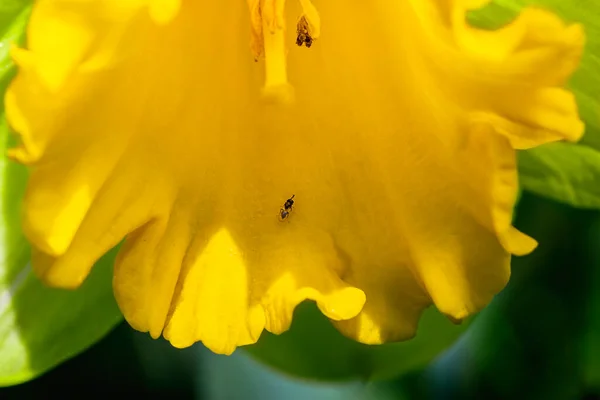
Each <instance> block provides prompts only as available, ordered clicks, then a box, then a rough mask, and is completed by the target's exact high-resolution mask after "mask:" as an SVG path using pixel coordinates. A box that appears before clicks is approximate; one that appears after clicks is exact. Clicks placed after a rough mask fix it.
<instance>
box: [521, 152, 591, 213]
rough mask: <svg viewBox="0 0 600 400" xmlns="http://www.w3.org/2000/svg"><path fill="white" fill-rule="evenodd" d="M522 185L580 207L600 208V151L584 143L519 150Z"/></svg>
mask: <svg viewBox="0 0 600 400" xmlns="http://www.w3.org/2000/svg"><path fill="white" fill-rule="evenodd" d="M519 178H520V183H521V186H522V187H523V188H525V189H527V190H529V191H531V192H533V193H536V194H539V195H540V196H545V197H548V198H551V199H553V200H556V201H560V202H563V203H567V204H570V205H572V206H575V207H580V208H595V209H599V208H600V152H599V151H597V150H595V149H593V148H591V147H589V146H586V145H583V144H573V143H550V144H548V145H545V146H541V147H538V148H536V149H532V150H529V151H525V152H521V153H519Z"/></svg>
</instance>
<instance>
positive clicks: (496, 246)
mask: <svg viewBox="0 0 600 400" xmlns="http://www.w3.org/2000/svg"><path fill="white" fill-rule="evenodd" d="M126 3H127V4H125V3H123V2H120V1H117V0H106V1H105V0H81V1H78V2H73V1H67V0H60V1H59V0H52V1H51V0H40V1H38V2H37V3H36V5H35V8H34V13H33V16H32V20H31V24H30V26H29V31H28V40H29V42H28V46H27V50H25V49H15V50H14V53H13V55H14V58H15V60H16V62H17V64H18V65H19V67H20V69H19V74H18V75H17V77H16V78H15V80H14V81H13V82H12V84H11V86H10V88H9V90H8V92H7V94H6V110H7V115H8V118H9V121H10V123H11V124H12V126H13V128H15V130H17V131H18V133H19V135H20V138H21V144H20V145H19V146H18V147H17V148H15V149H13V150H12V152H11V155H12V157H14V158H15V159H16V160H17V161H20V162H22V163H27V164H29V165H30V166H31V178H30V182H29V187H28V190H27V194H26V197H25V200H24V216H23V221H24V229H25V232H26V234H27V236H28V238H29V239H30V240H31V242H32V243H33V244H34V246H35V248H36V251H35V254H34V259H33V263H34V267H35V270H36V272H37V273H38V274H39V275H40V276H41V277H42V278H43V279H44V280H45V282H47V283H49V284H51V285H54V286H58V287H66V288H72V287H76V286H78V285H79V284H81V282H82V281H83V280H84V279H85V277H86V276H87V274H88V273H89V271H90V268H91V267H92V265H93V263H94V262H95V261H96V260H97V259H98V258H99V257H100V256H101V255H102V254H103V253H105V252H106V251H107V250H108V249H110V248H111V247H113V246H115V245H116V244H118V243H119V242H121V240H122V239H123V238H125V243H124V245H123V247H122V249H121V252H120V254H119V257H118V259H117V262H116V265H115V275H114V289H115V296H116V298H117V301H118V303H119V305H120V307H121V310H122V311H123V313H124V315H125V318H126V319H127V320H128V321H129V323H130V324H131V325H132V326H133V327H134V328H136V329H138V330H141V331H145V332H150V334H151V335H152V336H153V337H158V336H160V335H161V334H164V336H165V337H166V338H167V339H168V340H170V341H171V343H172V344H173V345H174V346H176V347H186V346H189V345H191V344H193V343H194V342H197V341H202V342H204V343H205V344H206V345H207V346H208V347H209V348H211V349H212V350H213V351H216V352H219V353H225V354H230V353H231V352H233V351H234V350H235V348H236V346H240V345H246V344H250V343H254V342H255V341H256V340H258V337H259V336H260V334H261V332H262V331H263V329H267V330H269V331H271V332H274V333H281V332H283V331H285V330H286V329H288V328H289V326H290V323H291V319H292V316H293V310H294V308H295V306H296V305H297V304H298V303H299V302H301V301H303V300H305V299H309V300H313V301H315V302H316V303H317V304H318V306H319V308H320V310H321V311H322V312H323V313H324V314H325V315H326V316H327V317H329V318H330V319H331V320H332V321H334V323H335V325H336V326H337V327H338V328H339V329H340V330H341V331H342V332H343V333H344V334H346V335H348V336H350V337H353V338H355V339H357V340H359V341H361V342H364V343H372V344H374V343H382V342H385V341H393V340H405V339H408V338H410V337H412V336H413V335H414V333H415V330H416V326H417V324H418V320H419V317H420V314H421V312H422V311H423V309H425V308H426V307H427V306H429V305H430V304H431V303H434V304H435V305H436V306H437V307H438V308H439V309H440V310H441V311H442V312H444V313H445V314H447V315H448V316H449V317H450V318H451V319H452V320H453V321H459V320H461V319H462V318H464V317H466V316H468V315H469V314H472V313H474V312H476V311H478V310H479V309H481V308H482V307H484V306H485V305H486V304H487V303H488V302H489V301H490V299H491V298H492V297H493V296H494V295H495V294H496V293H498V291H500V290H501V289H502V288H503V287H504V285H505V284H506V282H507V280H508V278H509V275H510V269H509V261H510V255H511V254H517V255H522V254H526V253H528V252H530V251H532V250H533V248H534V247H535V246H536V242H535V240H533V239H532V238H529V237H528V236H527V235H525V234H523V233H521V232H518V231H517V230H516V229H515V228H514V227H512V225H511V220H512V208H513V206H514V202H515V198H516V190H517V175H516V165H515V148H528V147H532V146H536V145H539V144H541V143H545V142H548V141H553V140H562V139H567V140H576V139H578V138H579V137H580V136H581V134H582V129H583V128H582V126H583V125H582V123H581V121H580V120H579V118H578V116H577V110H576V107H575V103H574V100H573V97H572V95H571V94H570V93H568V92H567V91H565V89H564V88H563V87H562V85H563V83H564V81H565V79H566V78H567V77H568V75H569V74H570V73H571V72H572V70H573V69H574V68H575V66H576V64H577V62H578V59H579V55H580V53H581V48H582V46H583V34H582V32H581V29H580V27H578V26H577V25H573V26H566V25H564V24H563V23H562V22H560V21H559V20H557V19H556V18H555V17H554V16H552V15H550V14H549V13H547V12H543V11H539V10H527V11H525V12H524V13H523V14H522V15H521V17H520V18H519V19H517V20H516V21H515V22H513V23H512V24H509V25H507V26H506V27H504V28H502V29H501V30H499V31H494V32H484V31H481V30H477V29H475V28H472V27H470V26H468V25H467V24H466V23H465V15H464V14H465V10H466V9H467V8H472V7H477V6H481V5H483V4H484V3H485V2H484V1H481V0H480V1H459V0H446V1H437V0H436V1H434V0H427V1H425V0H411V1H400V2H398V1H389V0H374V1H372V2H365V3H361V5H360V6H358V5H348V4H345V5H343V6H340V4H338V3H335V2H325V3H323V4H317V6H318V7H314V6H313V4H312V3H311V2H309V1H308V0H303V1H300V2H299V3H298V4H297V3H295V2H287V3H285V6H286V7H284V2H283V1H282V0H249V1H248V4H247V5H244V4H239V3H236V2H233V3H231V4H229V3H228V4H227V6H225V5H222V4H221V3H219V2H208V3H202V4H199V3H197V2H192V1H190V2H180V1H176V0H144V1H142V0H136V1H132V2H126ZM302 18H304V20H306V24H307V26H308V28H306V29H307V32H308V33H309V34H310V35H312V36H311V37H312V39H314V42H311V44H312V45H311V47H310V48H307V47H306V46H303V47H298V46H296V45H295V44H296V41H297V39H298V35H299V33H298V32H296V30H295V29H294V27H296V26H297V24H298V22H299V21H303V19H302ZM321 21H323V22H322V26H321ZM55 27H57V28H56V29H54V28H55ZM290 27H291V28H290ZM349 27H350V28H349ZM249 35H250V42H251V43H250V46H248V36H249ZM317 39H318V40H317ZM56 43H61V47H60V49H58V50H57V49H56V47H57V45H56ZM301 44H303V42H301ZM261 55H262V56H264V59H260V58H259V56H261ZM257 59H258V60H259V61H260V62H255V60H257ZM292 85H293V88H292ZM265 95H266V96H265ZM292 196H293V197H292ZM292 198H293V200H294V204H293V207H291V208H288V209H287V210H284V212H285V213H287V214H282V209H284V204H285V203H286V200H288V199H292ZM282 215H283V216H285V218H283V219H282V218H281V217H282Z"/></svg>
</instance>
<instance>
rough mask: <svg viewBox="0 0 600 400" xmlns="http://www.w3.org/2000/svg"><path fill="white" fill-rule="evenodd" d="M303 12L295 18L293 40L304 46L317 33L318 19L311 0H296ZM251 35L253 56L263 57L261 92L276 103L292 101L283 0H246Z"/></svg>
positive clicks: (317, 35) (256, 57)
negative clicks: (288, 76) (295, 24)
mask: <svg viewBox="0 0 600 400" xmlns="http://www.w3.org/2000/svg"><path fill="white" fill-rule="evenodd" d="M299 2H300V5H301V7H302V15H301V16H300V18H299V19H298V23H297V26H296V32H297V34H298V36H297V39H296V43H297V44H298V45H299V46H301V45H303V44H306V46H307V47H310V46H311V45H312V42H313V40H315V39H317V38H318V37H319V34H320V31H321V27H320V25H321V21H320V18H319V13H318V12H317V9H316V8H315V6H313V4H312V3H311V2H310V0H299ZM248 7H249V8H250V23H251V29H252V37H251V41H250V47H251V50H252V53H253V55H254V59H255V60H256V61H258V59H259V57H260V56H261V55H263V54H264V57H265V86H264V88H263V95H264V96H265V98H267V99H269V100H273V101H276V102H279V103H289V102H292V101H293V98H294V91H293V88H292V86H291V85H290V84H289V83H288V81H287V67H286V50H287V45H286V43H285V38H284V36H285V35H284V34H285V18H284V10H285V0H248Z"/></svg>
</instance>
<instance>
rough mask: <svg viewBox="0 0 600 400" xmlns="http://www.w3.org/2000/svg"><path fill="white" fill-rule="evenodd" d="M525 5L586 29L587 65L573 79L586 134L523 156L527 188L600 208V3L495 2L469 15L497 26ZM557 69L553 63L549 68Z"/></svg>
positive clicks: (521, 168)
mask: <svg viewBox="0 0 600 400" xmlns="http://www.w3.org/2000/svg"><path fill="white" fill-rule="evenodd" d="M524 6H538V7H543V8H546V9H549V10H551V11H553V12H555V13H556V14H558V15H559V16H560V17H562V18H563V19H564V20H566V21H568V22H579V23H582V24H583V25H584V27H585V32H586V37H587V40H586V47H585V51H584V54H583V58H582V60H581V65H580V67H579V68H578V70H577V71H575V73H574V75H573V76H572V78H571V80H570V81H569V88H570V89H571V90H572V91H573V92H574V93H575V97H576V99H577V105H578V107H579V112H580V115H581V118H582V119H583V121H584V122H585V124H586V133H585V135H584V137H583V139H582V140H581V142H580V143H579V144H577V145H574V144H568V143H555V144H549V145H544V146H541V147H538V148H536V149H533V150H528V151H524V152H521V153H520V154H519V175H520V183H521V186H522V188H523V189H525V190H529V191H532V192H534V193H536V194H539V195H541V196H546V197H548V198H551V199H553V200H556V201H560V202H563V203H566V204H570V205H572V206H575V207H582V208H595V209H598V208H600V153H599V152H600V73H599V71H600V2H598V1H595V0H580V1H565V0H495V1H494V2H493V3H491V4H490V5H489V6H488V7H486V8H484V9H482V10H478V11H475V12H473V13H471V14H470V15H469V17H470V18H469V20H470V21H471V23H473V24H475V25H477V26H481V27H485V28H491V27H497V26H500V25H503V24H505V23H507V22H508V21H510V20H512V19H513V18H514V17H515V16H516V15H517V14H518V12H519V11H520V10H521V8H523V7H524ZM548 68H552V66H548Z"/></svg>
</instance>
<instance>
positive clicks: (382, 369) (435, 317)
mask: <svg viewBox="0 0 600 400" xmlns="http://www.w3.org/2000/svg"><path fill="white" fill-rule="evenodd" d="M468 325H469V323H468V322H464V323H463V324H461V325H454V324H452V323H451V322H450V321H448V319H447V318H446V317H444V316H442V315H441V314H440V313H439V312H438V311H437V310H436V309H435V308H434V307H431V308H429V309H428V310H427V311H425V313H424V315H423V317H422V319H421V321H420V324H419V330H418V332H417V335H416V337H415V338H414V339H412V340H409V341H406V342H400V343H390V344H385V345H379V346H368V345H364V344H361V343H357V342H355V341H353V340H351V339H348V338H346V337H344V336H343V335H342V334H340V333H339V332H338V331H337V330H336V329H335V328H334V327H333V325H331V323H329V321H328V320H327V318H325V317H324V316H323V315H322V314H321V313H320V312H319V311H318V309H317V308H316V306H315V305H314V304H312V303H303V304H301V305H300V306H298V308H297V309H296V312H295V314H294V319H293V322H292V327H291V329H290V330H289V331H288V332H285V333H283V334H282V335H273V334H270V333H267V332H264V333H263V335H262V336H261V338H260V340H259V342H258V343H257V344H256V345H254V346H250V347H248V348H245V349H246V351H248V352H249V353H250V354H251V355H252V356H254V357H255V358H256V359H258V360H260V361H262V362H265V363H266V364H268V365H270V366H273V367H275V368H277V369H278V370H280V371H283V372H286V373H288V374H291V375H295V376H299V377H302V378H308V379H315V380H328V381H336V380H348V379H365V380H366V379H368V380H380V379H389V378H392V377H395V376H398V375H401V374H404V373H407V372H410V371H414V370H418V369H419V368H422V367H424V366H425V365H427V364H428V363H429V362H430V361H431V360H432V359H433V358H434V357H436V356H437V355H438V354H439V353H440V352H441V351H443V350H444V349H446V348H448V347H449V346H450V345H452V343H454V341H455V340H456V339H457V338H458V337H459V336H460V335H461V333H462V332H464V331H465V330H466V328H467V326H468Z"/></svg>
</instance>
